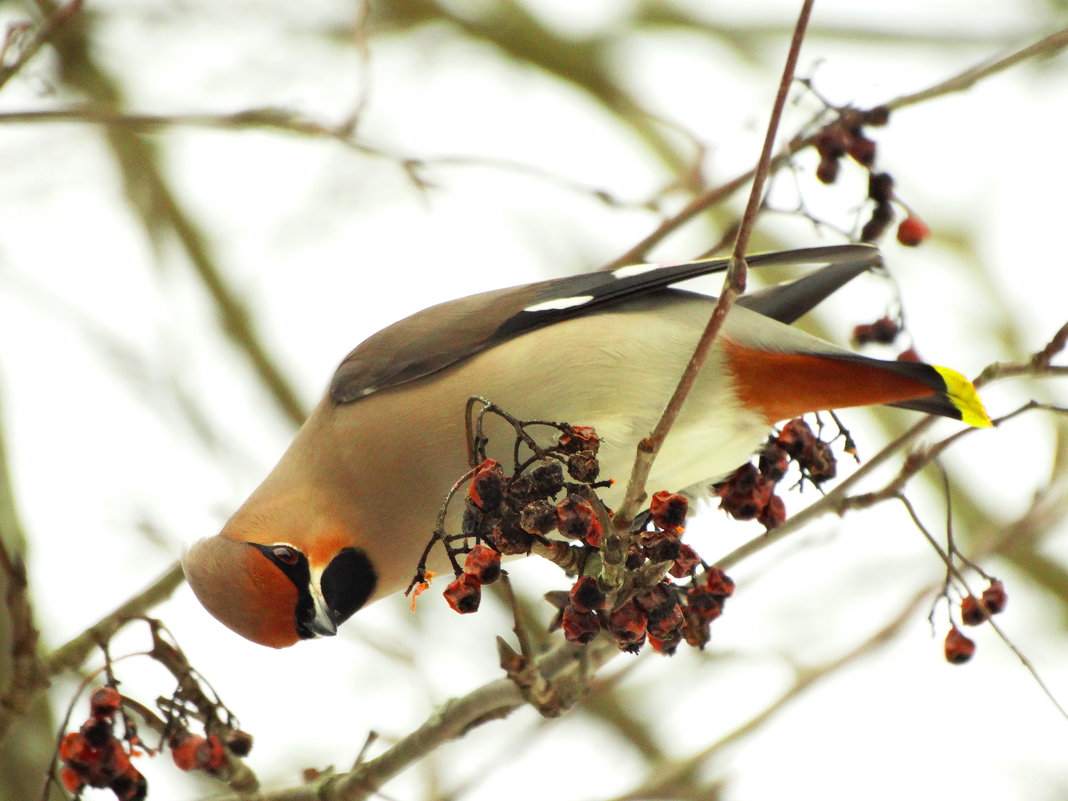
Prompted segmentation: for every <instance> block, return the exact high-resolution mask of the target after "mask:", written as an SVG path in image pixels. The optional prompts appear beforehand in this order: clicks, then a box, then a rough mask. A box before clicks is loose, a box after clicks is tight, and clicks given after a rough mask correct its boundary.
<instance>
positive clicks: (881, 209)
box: [860, 202, 894, 242]
mask: <svg viewBox="0 0 1068 801" xmlns="http://www.w3.org/2000/svg"><path fill="white" fill-rule="evenodd" d="M893 221H894V207H893V206H891V205H890V203H889V202H880V203H877V204H876V206H875V210H874V211H872V213H871V219H870V220H868V221H867V222H866V223H864V227H863V228H861V229H860V240H861V241H862V242H874V241H875V240H876V239H878V238H879V237H881V236H882V235H883V233H884V232H885V231H886V229H887V227H889V225H890V223H892V222H893Z"/></svg>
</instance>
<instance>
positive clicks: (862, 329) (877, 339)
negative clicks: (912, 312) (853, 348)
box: [853, 317, 921, 362]
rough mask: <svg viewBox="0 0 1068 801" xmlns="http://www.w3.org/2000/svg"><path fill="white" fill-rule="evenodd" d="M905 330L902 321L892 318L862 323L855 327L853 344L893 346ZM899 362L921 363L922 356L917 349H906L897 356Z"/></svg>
mask: <svg viewBox="0 0 1068 801" xmlns="http://www.w3.org/2000/svg"><path fill="white" fill-rule="evenodd" d="M902 330H903V328H902V324H901V320H900V319H894V318H892V317H880V318H879V319H878V320H876V321H875V322H873V323H862V324H860V325H857V326H854V327H853V344H854V345H857V346H858V347H859V346H862V345H871V344H877V345H893V344H894V342H896V341H897V338H898V337H899V336H900V335H901V332H902ZM897 360H898V361H899V362H918V361H921V359H920V354H918V353H917V352H916V349H915V348H912V347H910V348H906V349H905V350H903V351H901V352H900V353H898V354H897Z"/></svg>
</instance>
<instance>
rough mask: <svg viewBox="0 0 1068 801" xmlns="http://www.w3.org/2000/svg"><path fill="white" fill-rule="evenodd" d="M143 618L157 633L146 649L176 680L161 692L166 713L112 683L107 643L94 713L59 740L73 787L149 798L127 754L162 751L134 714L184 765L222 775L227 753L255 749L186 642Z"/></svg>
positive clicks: (136, 800)
mask: <svg viewBox="0 0 1068 801" xmlns="http://www.w3.org/2000/svg"><path fill="white" fill-rule="evenodd" d="M145 622H146V623H148V625H149V629H150V631H151V633H152V648H151V650H149V651H148V652H147V654H146V655H147V656H149V657H151V658H152V659H153V660H154V661H155V662H156V663H157V664H159V665H161V666H163V667H164V668H165V669H167V670H168V671H169V672H170V673H171V674H172V675H173V676H174V678H175V679H176V681H177V687H176V689H175V690H174V692H173V693H172V694H171V695H170V697H165V696H160V697H158V698H157V700H156V707H157V709H158V710H159V712H160V713H161V714H162V717H160V716H157V714H156V713H155V712H154V711H153V710H151V709H149V708H148V707H147V706H145V705H143V704H141V703H139V702H138V701H136V700H135V699H132V698H126V697H124V696H122V695H120V694H119V692H118V690H116V689H115V686H116V685H117V684H118V681H117V680H116V678H115V676H114V672H113V668H112V661H111V658H110V656H109V655H108V653H107V646H106V645H105V646H104V647H105V658H106V659H107V662H106V670H107V676H108V684H107V685H105V686H103V687H98V688H96V689H95V690H93V692H92V693H91V694H90V697H89V705H90V714H89V719H88V720H87V721H86V723H85V724H84V725H83V726H82V727H81V729H79V730H78V731H72V732H69V733H67V734H65V735H64V736H63V738H62V740H61V741H60V743H59V747H58V756H59V761H60V762H61V763H62V767H61V770H60V779H61V780H62V782H63V785H64V786H65V787H66V788H67V789H68V790H69V791H70V792H72V793H79V792H81V790H83V789H84V788H85V787H97V788H108V789H110V790H111V791H112V792H113V793H115V795H116V797H117V798H118V799H119V801H141V799H143V798H145V796H146V794H147V792H148V786H147V783H146V781H145V779H144V777H143V776H142V775H141V773H140V772H139V771H138V770H137V769H136V768H134V767H133V765H132V764H130V757H134V756H141V755H142V754H145V755H148V756H155V755H156V754H157V753H159V751H157V750H153V749H150V748H147V747H146V746H145V745H144V743H142V741H141V739H140V738H139V737H138V736H137V728H136V726H135V724H134V722H133V719H132V718H131V714H133V715H136V716H138V717H139V718H140V719H141V720H142V721H144V722H145V723H146V724H147V725H148V726H150V727H151V728H152V729H154V730H156V731H157V732H159V733H160V736H161V743H166V745H167V747H169V748H170V749H171V756H172V758H173V759H174V763H175V764H176V765H177V766H178V767H179V768H181V769H182V770H186V771H189V770H203V771H206V772H208V773H212V774H218V773H220V772H223V771H224V769H225V768H227V767H228V763H229V754H233V755H234V756H238V757H243V756H246V755H247V754H248V753H249V751H250V750H251V749H252V736H251V735H249V734H247V733H246V732H244V731H241V730H240V729H238V728H236V720H235V719H234V717H233V715H232V714H231V713H230V712H229V710H227V709H226V707H225V706H224V705H223V703H222V701H220V700H219V699H218V697H217V696H216V695H215V694H214V691H212V690H211V689H210V687H208V686H207V685H206V682H204V681H203V678H202V677H201V676H200V675H199V674H198V673H197V671H196V670H194V669H193V667H192V666H191V665H190V664H189V661H188V659H186V657H185V654H184V653H182V651H181V649H180V648H179V647H178V646H177V645H176V644H174V643H173V642H171V641H170V640H169V635H167V632H166V630H165V629H164V628H163V625H162V624H161V623H160V622H159V621H158V620H152V619H149V618H146V619H145ZM120 713H121V714H122V721H123V726H124V734H123V736H122V738H121V739H120V738H119V737H117V736H116V735H115V733H114V727H115V721H116V719H117V717H118V716H119V714H120ZM191 719H195V720H197V721H199V722H200V723H201V724H202V725H203V727H204V730H205V734H204V735H200V734H195V733H193V732H191V731H190V730H189V721H190V720H191ZM208 732H211V733H210V734H208ZM160 750H162V747H161V748H160Z"/></svg>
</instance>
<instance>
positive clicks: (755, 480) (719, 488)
mask: <svg viewBox="0 0 1068 801" xmlns="http://www.w3.org/2000/svg"><path fill="white" fill-rule="evenodd" d="M715 489H716V494H717V495H719V496H720V502H719V508H720V509H722V510H723V511H725V512H726V513H727V514H729V515H730V516H731V517H733V518H734V519H735V520H752V519H753V518H754V517H756V516H757V515H758V514H760V512H761V510H762V509H764V507H766V506H767V505H768V501H769V500H770V499H771V495H772V492H773V490H774V489H775V482H773V481H771V480H770V479H769V478H767V477H766V476H764V475H761V473H760V471H759V470H757V468H756V467H754V466H753V465H751V464H744V465H742V466H741V467H739V468H738V469H737V470H735V471H734V473H732V474H731V475H730V476H728V477H727V479H726V480H725V481H723V482H721V483H719V484H716V485H715Z"/></svg>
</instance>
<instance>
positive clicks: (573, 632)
mask: <svg viewBox="0 0 1068 801" xmlns="http://www.w3.org/2000/svg"><path fill="white" fill-rule="evenodd" d="M561 625H562V627H563V630H564V636H565V637H566V638H567V641H568V642H577V643H579V644H580V645H585V644H586V643H588V642H590V640H592V639H593V638H594V637H596V636H597V634H598V632H600V630H601V620H600V618H599V617H597V613H596V612H581V611H579V610H578V609H576V608H575V607H574V606H573V605H571V604H568V605H567V606H565V607H564V616H563V621H562V624H561Z"/></svg>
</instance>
